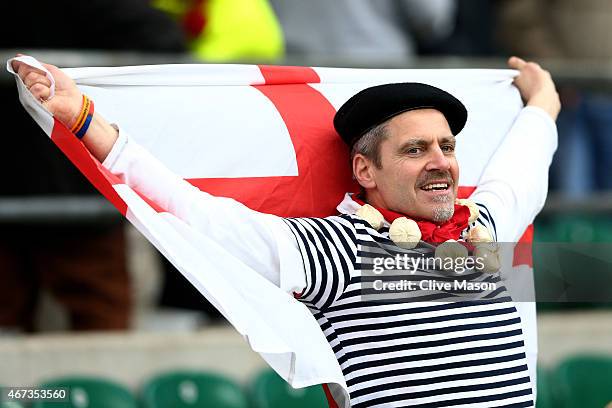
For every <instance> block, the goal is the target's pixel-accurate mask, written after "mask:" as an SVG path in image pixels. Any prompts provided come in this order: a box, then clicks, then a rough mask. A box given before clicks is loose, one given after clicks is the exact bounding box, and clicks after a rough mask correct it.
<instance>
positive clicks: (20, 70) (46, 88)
mask: <svg viewBox="0 0 612 408" xmlns="http://www.w3.org/2000/svg"><path fill="white" fill-rule="evenodd" d="M13 69H15V70H16V72H17V75H18V76H19V78H21V80H22V81H23V83H24V84H25V86H26V87H27V88H28V89H29V90H30V92H31V93H32V95H33V96H34V97H35V98H36V99H39V100H41V101H45V100H47V99H48V98H49V96H50V95H51V89H50V88H51V81H50V80H49V78H47V75H46V74H45V73H44V72H43V71H41V70H39V69H36V68H33V67H31V66H29V65H27V64H24V63H21V62H17V61H13Z"/></svg>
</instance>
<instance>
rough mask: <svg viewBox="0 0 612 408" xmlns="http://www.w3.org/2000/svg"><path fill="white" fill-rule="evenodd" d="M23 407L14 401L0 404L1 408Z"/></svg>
mask: <svg viewBox="0 0 612 408" xmlns="http://www.w3.org/2000/svg"><path fill="white" fill-rule="evenodd" d="M23 407H24V406H23V405H22V404H21V403H19V402H13V401H10V402H9V401H5V402H0V408H23Z"/></svg>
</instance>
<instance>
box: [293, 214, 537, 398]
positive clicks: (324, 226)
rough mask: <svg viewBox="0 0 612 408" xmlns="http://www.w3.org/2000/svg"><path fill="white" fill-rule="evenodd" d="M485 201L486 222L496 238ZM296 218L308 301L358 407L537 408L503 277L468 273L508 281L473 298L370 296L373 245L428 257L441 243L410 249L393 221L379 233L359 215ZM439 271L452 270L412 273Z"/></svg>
mask: <svg viewBox="0 0 612 408" xmlns="http://www.w3.org/2000/svg"><path fill="white" fill-rule="evenodd" d="M480 207H481V215H480V217H479V218H478V220H477V221H476V222H477V223H479V224H481V225H484V226H485V227H487V228H489V230H490V231H491V232H492V234H493V236H495V224H494V221H493V219H492V217H491V215H490V214H489V212H488V210H487V209H486V208H485V207H484V206H482V205H481V206H480ZM286 222H287V224H288V225H289V226H290V228H291V230H292V232H293V233H294V234H295V237H296V239H297V242H298V246H299V250H300V252H301V254H302V257H303V261H304V269H305V271H306V281H307V285H306V288H305V289H304V291H303V292H302V294H301V296H300V300H301V301H302V302H303V303H304V304H305V305H306V306H307V307H308V308H309V310H310V311H311V312H312V314H313V315H314V317H315V318H316V319H317V322H318V323H319V326H320V327H321V329H322V331H323V333H324V334H325V336H326V338H327V340H328V342H329V344H330V346H331V347H332V349H333V351H334V353H335V355H336V358H337V360H338V362H339V364H340V367H341V369H342V372H343V374H344V377H345V379H346V382H347V385H348V389H349V394H350V404H351V407H354V408H362V407H368V408H369V407H406V406H410V407H414V406H417V407H471V408H473V407H531V406H533V404H534V403H533V395H532V390H531V385H530V378H529V374H528V369H527V360H526V356H525V344H524V337H523V332H522V330H521V320H520V317H519V315H518V313H517V310H516V308H515V306H514V304H513V303H512V300H511V299H510V297H509V296H508V295H507V293H506V290H505V288H504V287H503V285H502V284H501V281H500V280H499V276H497V275H491V274H483V273H480V272H469V273H466V275H464V276H463V278H464V279H466V280H469V281H474V282H476V281H478V282H482V281H488V282H496V283H497V284H498V286H497V289H496V290H491V291H482V292H480V293H477V294H474V293H471V294H469V295H470V296H467V297H466V294H465V293H457V292H452V293H451V292H448V291H445V292H441V291H427V292H421V293H416V294H414V295H413V296H411V297H408V298H405V299H403V300H401V299H400V300H399V301H398V300H396V301H380V300H376V299H374V298H368V297H367V296H366V295H367V294H368V290H371V281H372V279H373V277H372V274H371V270H368V268H369V267H371V263H368V262H366V259H369V258H370V257H371V255H372V254H371V253H370V252H371V251H374V252H377V251H378V253H379V254H380V253H386V254H387V255H388V256H392V255H393V254H394V251H396V252H398V253H408V254H410V255H411V256H424V255H431V252H432V251H433V250H432V249H431V247H428V246H427V245H419V246H418V247H417V248H415V249H413V250H402V249H401V248H399V247H397V246H395V244H393V242H391V241H390V240H389V234H388V228H383V229H381V230H380V231H376V230H374V229H372V228H371V227H370V226H369V224H367V223H366V222H364V221H363V220H361V219H360V218H358V217H356V216H354V215H346V214H344V215H339V216H333V217H328V218H295V219H286ZM368 265H370V266H368ZM432 277H435V278H437V279H445V278H448V275H445V272H443V271H436V270H428V269H419V270H418V271H417V272H416V273H415V274H414V275H412V276H411V279H412V280H417V281H418V280H421V279H430V278H432Z"/></svg>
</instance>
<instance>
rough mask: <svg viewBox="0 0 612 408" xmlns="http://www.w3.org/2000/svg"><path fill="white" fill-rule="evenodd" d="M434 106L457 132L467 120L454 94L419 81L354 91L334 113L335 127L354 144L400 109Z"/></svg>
mask: <svg viewBox="0 0 612 408" xmlns="http://www.w3.org/2000/svg"><path fill="white" fill-rule="evenodd" d="M426 108H432V109H436V110H439V111H440V112H442V114H443V115H444V117H445V118H446V121H447V122H448V125H449V127H450V129H451V131H452V132H453V135H457V134H458V133H459V132H460V131H461V129H463V127H464V126H465V122H466V121H467V110H466V109H465V106H463V104H462V103H461V102H460V101H459V99H457V98H455V97H454V96H453V95H451V94H449V93H448V92H445V91H443V90H441V89H439V88H436V87H435V86H431V85H426V84H420V83H416V82H403V83H396V84H384V85H378V86H373V87H371V88H366V89H364V90H362V91H361V92H359V93H357V94H356V95H353V96H352V97H351V98H350V99H349V100H348V101H346V102H345V103H344V105H342V106H341V107H340V109H338V112H336V115H335V116H334V127H335V128H336V131H337V132H338V134H339V135H340V137H341V138H342V139H343V140H344V141H345V142H346V144H347V145H349V146H352V145H353V144H354V143H355V142H356V141H357V140H358V139H359V138H360V137H361V136H363V134H364V133H366V132H367V131H368V130H370V129H372V128H373V127H375V126H377V125H379V124H381V123H383V122H385V121H386V120H388V119H391V118H392V117H394V116H395V115H399V114H400V113H403V112H406V111H410V110H415V109H426Z"/></svg>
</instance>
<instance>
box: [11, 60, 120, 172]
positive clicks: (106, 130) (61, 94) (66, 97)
mask: <svg viewBox="0 0 612 408" xmlns="http://www.w3.org/2000/svg"><path fill="white" fill-rule="evenodd" d="M43 66H44V67H45V68H46V69H48V70H49V72H50V73H51V75H53V78H54V79H55V95H54V96H53V97H52V98H49V96H50V95H51V81H50V80H49V79H48V78H47V76H46V75H45V73H44V72H42V71H40V70H38V69H36V68H34V67H31V66H29V65H27V64H25V63H22V62H19V61H13V69H14V70H15V72H16V73H17V75H19V77H20V78H21V80H22V81H23V83H24V84H25V86H26V87H27V88H28V89H29V90H30V92H31V93H32V95H33V96H34V97H35V98H36V99H38V100H40V101H41V102H42V104H43V106H44V107H45V108H46V109H47V110H48V111H49V112H51V114H52V115H53V116H54V117H55V118H57V119H58V120H59V121H60V122H62V123H63V124H65V125H66V126H67V127H68V128H71V127H72V126H73V125H74V122H75V121H76V120H77V116H78V115H79V112H80V111H81V104H82V101H83V98H82V94H81V91H80V90H79V88H78V87H77V86H76V84H75V83H74V81H73V80H72V79H71V78H70V77H68V76H67V75H66V74H64V73H63V72H62V70H60V69H59V68H57V67H56V66H54V65H49V64H43ZM117 138H118V134H117V130H116V129H115V128H113V127H112V126H111V125H110V124H109V123H108V122H107V121H106V120H104V118H103V117H102V116H101V115H100V114H99V113H97V112H94V115H93V118H92V121H91V124H90V125H89V128H88V130H87V133H85V136H83V139H82V140H83V143H84V144H85V147H87V149H88V150H89V151H90V152H91V154H92V155H93V156H94V157H95V158H96V159H98V160H99V161H100V162H103V161H104V159H105V158H106V156H107V155H108V153H109V152H110V151H111V149H112V147H113V145H114V143H115V141H116V140H117Z"/></svg>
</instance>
